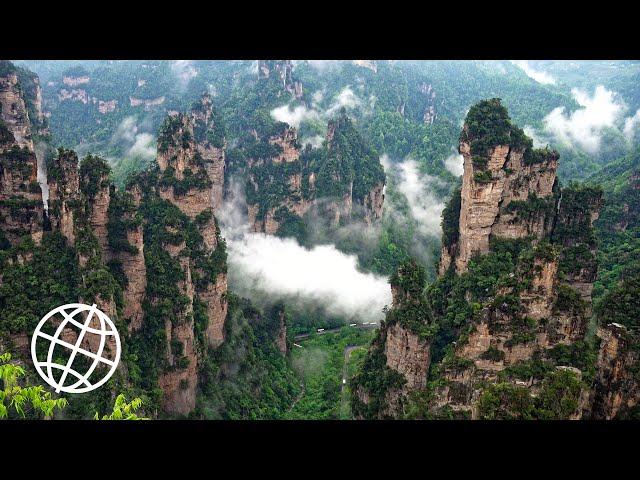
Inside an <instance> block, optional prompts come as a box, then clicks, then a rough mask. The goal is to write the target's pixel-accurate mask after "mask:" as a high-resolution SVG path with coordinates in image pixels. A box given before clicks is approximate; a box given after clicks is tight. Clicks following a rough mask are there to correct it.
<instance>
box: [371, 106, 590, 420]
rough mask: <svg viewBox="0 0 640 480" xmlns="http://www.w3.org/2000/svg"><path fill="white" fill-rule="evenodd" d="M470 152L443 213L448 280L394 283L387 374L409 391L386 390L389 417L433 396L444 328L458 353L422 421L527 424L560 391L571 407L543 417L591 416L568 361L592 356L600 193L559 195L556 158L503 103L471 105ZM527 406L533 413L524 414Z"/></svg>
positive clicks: (580, 190) (446, 362)
mask: <svg viewBox="0 0 640 480" xmlns="http://www.w3.org/2000/svg"><path fill="white" fill-rule="evenodd" d="M460 153H461V154H462V155H463V157H464V162H465V163H464V175H463V183H462V188H461V190H460V191H459V192H458V191H457V192H456V193H455V194H454V195H453V197H452V200H451V202H450V203H449V205H448V206H447V207H446V208H445V210H444V212H443V255H442V259H441V263H440V269H439V270H440V275H441V277H442V278H441V279H440V280H439V281H438V282H436V284H435V285H434V286H433V287H432V288H431V289H430V290H429V293H428V295H424V296H423V294H422V290H421V289H417V288H413V291H411V288H410V285H411V282H408V279H413V283H414V284H415V285H424V282H423V281H417V279H418V278H419V276H418V275H417V274H415V273H414V274H412V273H411V270H407V271H406V272H404V273H403V272H402V271H399V272H398V274H397V275H396V276H394V277H392V279H391V284H392V293H393V298H394V306H393V308H392V309H390V310H389V312H388V313H387V317H386V319H385V322H384V324H383V326H382V328H381V331H382V332H383V334H384V335H381V338H383V339H384V342H383V343H382V345H383V347H384V349H383V350H384V353H385V358H386V363H385V365H386V367H387V368H389V369H391V370H393V371H395V372H397V373H399V374H401V375H402V377H403V378H404V380H405V383H404V385H403V386H402V387H396V388H395V390H394V389H388V390H387V393H386V401H387V404H388V407H385V408H386V410H384V411H385V412H386V413H385V414H391V415H392V416H394V417H397V416H400V415H402V414H404V413H406V408H405V406H406V404H407V401H406V399H407V397H408V395H407V394H408V393H410V392H411V391H412V390H413V391H419V392H420V391H424V389H425V386H426V385H427V383H426V382H427V369H428V367H429V364H430V363H431V358H430V356H431V354H432V351H433V345H434V344H432V338H433V330H432V329H431V326H432V325H440V326H441V328H442V329H443V334H444V336H441V337H440V338H439V339H438V340H439V342H442V341H444V339H445V338H447V336H448V337H449V338H450V339H451V340H447V342H449V344H450V346H449V347H448V349H449V350H448V351H446V352H445V351H443V350H442V346H439V348H440V349H441V350H440V355H442V360H441V361H440V362H439V363H438V364H437V365H435V367H434V368H433V369H432V371H433V372H434V377H433V378H430V379H429V380H430V381H431V380H433V385H434V389H433V390H432V391H429V395H430V396H431V400H430V402H429V407H428V409H427V411H423V412H422V413H421V415H423V416H425V417H428V418H434V417H435V418H452V417H453V418H496V417H500V418H527V417H526V416H527V415H534V414H533V413H531V412H532V411H533V410H534V409H535V408H537V405H538V404H539V402H540V401H539V400H536V398H537V396H539V395H542V393H541V392H543V391H544V392H545V395H557V392H556V393H549V389H552V388H557V385H556V384H555V383H554V382H557V383H562V388H564V389H567V390H566V391H570V394H569V393H567V395H570V401H569V400H566V402H567V403H566V404H564V405H565V406H566V405H569V406H570V407H566V408H565V407H563V408H556V407H549V406H544V407H540V408H541V410H540V412H538V413H535V415H540V416H541V417H542V418H549V416H551V418H571V419H576V418H581V416H582V412H583V410H584V408H585V407H586V405H587V404H588V398H589V395H588V390H587V389H585V388H583V387H584V385H583V384H581V383H580V379H581V378H582V375H583V372H582V371H581V370H579V369H578V368H576V366H575V365H574V364H568V365H567V364H563V363H562V362H563V361H565V362H566V361H567V360H566V359H567V355H566V353H564V352H568V351H569V352H571V351H577V349H579V348H584V347H583V346H581V345H584V342H583V341H584V339H585V335H586V331H587V324H588V319H589V317H590V304H591V285H592V282H593V281H594V279H595V257H594V248H595V245H594V243H593V242H594V235H593V228H592V224H593V221H594V220H595V219H596V218H597V212H598V209H599V207H600V203H601V200H600V197H601V192H600V191H599V190H598V189H597V188H594V187H590V186H583V187H579V186H571V187H569V188H566V189H563V190H562V191H561V190H560V188H559V186H558V181H557V178H556V169H557V161H558V155H557V153H556V152H552V151H549V150H546V149H545V150H535V149H533V147H532V142H531V140H529V139H528V138H526V137H525V136H524V134H523V132H522V131H521V130H520V129H518V128H517V127H515V126H513V125H512V124H511V123H510V120H509V118H508V115H507V112H506V109H504V107H502V106H501V105H500V102H499V100H497V99H494V100H490V101H486V102H480V103H479V104H478V105H476V106H474V107H472V108H471V110H470V112H469V115H468V116H467V121H466V123H465V126H464V128H463V132H462V135H461V140H460ZM472 259H473V264H472V267H473V268H470V265H471V261H472ZM501 269H503V271H502V272H500V271H499V270H501ZM425 297H426V298H425ZM443 334H440V335H443ZM453 339H455V340H453ZM436 345H438V342H436ZM374 348H375V347H372V350H373V349H374ZM576 355H577V354H576ZM569 361H571V362H575V360H569ZM578 364H579V365H580V366H581V367H582V368H584V366H583V364H581V363H579V362H578ZM365 365H367V362H366V361H365ZM377 368H378V369H379V367H377ZM374 371H375V372H376V373H375V374H376V375H378V376H379V375H384V369H383V371H382V372H380V371H379V370H374ZM373 374H374V373H373V372H372V373H371V375H373ZM550 385H553V387H552V386H550ZM493 389H497V390H493ZM394 392H395V393H394ZM398 392H402V394H404V395H402V394H398ZM518 399H520V400H521V401H522V402H524V403H529V404H530V409H531V410H529V411H526V412H525V411H519V410H518V408H521V407H519V406H518V404H517V402H518ZM523 399H524V400H523ZM393 405H396V407H393ZM569 408H570V409H571V411H569ZM551 410H553V412H551ZM496 412H498V413H496ZM553 415H555V417H553Z"/></svg>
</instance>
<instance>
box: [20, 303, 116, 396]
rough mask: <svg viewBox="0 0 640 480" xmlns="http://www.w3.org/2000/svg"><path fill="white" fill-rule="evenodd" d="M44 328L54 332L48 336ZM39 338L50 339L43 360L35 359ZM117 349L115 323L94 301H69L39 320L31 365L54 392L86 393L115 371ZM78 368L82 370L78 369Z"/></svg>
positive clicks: (101, 383) (33, 341) (42, 339)
mask: <svg viewBox="0 0 640 480" xmlns="http://www.w3.org/2000/svg"><path fill="white" fill-rule="evenodd" d="M91 325H93V326H94V327H98V326H99V328H94V327H92V326H91ZM43 328H44V329H48V330H49V331H54V330H53V329H55V331H54V333H53V335H50V334H48V333H45V332H44V331H42V330H43ZM39 341H40V342H45V341H48V342H49V348H48V351H47V357H46V360H45V359H42V358H38V348H37V345H38V342H39ZM114 344H115V348H113V347H114ZM40 350H42V348H40ZM114 350H115V351H114ZM120 351H121V349H120V336H119V335H118V331H117V330H116V327H115V325H114V324H113V322H112V321H111V320H110V319H109V317H107V315H105V313H104V312H103V311H101V310H100V309H98V308H97V307H96V305H95V304H93V305H85V304H83V303H69V304H67V305H62V306H61V307H58V308H54V309H53V310H51V311H50V312H49V313H47V314H46V315H45V316H44V317H43V318H42V320H40V323H38V326H37V327H36V329H35V332H33V337H31V358H32V359H33V364H34V365H35V367H36V370H37V371H38V373H39V374H40V376H41V377H42V379H43V380H44V381H45V382H47V383H48V384H49V385H51V386H52V387H53V388H55V390H56V392H61V391H62V392H66V393H86V392H90V391H91V390H95V389H96V388H98V387H100V386H101V385H103V384H104V383H105V382H106V381H107V380H109V378H111V376H112V375H113V373H114V372H115V371H116V367H117V366H118V362H119V361H120ZM41 355H42V354H41ZM43 360H44V361H43ZM60 362H62V363H60ZM74 363H75V365H74ZM105 366H106V369H105V368H104V367H105ZM80 368H82V369H83V372H82V373H80V372H78V371H77V370H78V369H80ZM105 371H106V373H105ZM94 377H98V378H94Z"/></svg>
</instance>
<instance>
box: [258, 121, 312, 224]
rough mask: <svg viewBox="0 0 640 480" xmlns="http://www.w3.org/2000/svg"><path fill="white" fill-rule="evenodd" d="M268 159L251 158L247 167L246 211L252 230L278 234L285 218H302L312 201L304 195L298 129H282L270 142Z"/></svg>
mask: <svg viewBox="0 0 640 480" xmlns="http://www.w3.org/2000/svg"><path fill="white" fill-rule="evenodd" d="M268 145H269V146H270V150H269V155H268V156H266V158H252V159H250V160H249V164H248V182H247V192H248V195H247V209H248V212H247V213H248V219H249V224H250V225H251V229H252V231H254V232H264V233H267V234H270V235H273V234H275V233H277V231H278V228H279V226H280V224H281V223H282V221H283V217H282V214H283V213H284V212H287V214H290V215H295V216H296V217H302V216H303V215H304V214H305V213H306V212H307V211H308V210H309V208H310V206H311V201H310V200H309V199H307V198H305V197H304V195H303V193H302V175H303V162H302V159H301V158H300V145H299V143H298V136H297V132H296V129H295V128H292V127H286V128H283V129H282V131H281V132H280V133H277V134H275V135H271V136H270V137H269V138H268Z"/></svg>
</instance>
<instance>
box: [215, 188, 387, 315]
mask: <svg viewBox="0 0 640 480" xmlns="http://www.w3.org/2000/svg"><path fill="white" fill-rule="evenodd" d="M231 185H232V186H231V191H232V193H231V195H230V196H229V197H228V199H227V201H226V202H225V204H224V205H223V206H222V207H221V208H220V209H219V210H218V211H217V212H216V216H217V217H218V218H219V220H220V225H221V229H222V234H223V235H224V237H225V238H226V239H227V246H228V252H229V282H230V285H231V287H232V289H233V290H234V291H236V292H238V293H239V294H240V295H243V296H247V297H249V298H254V299H255V298H258V299H260V298H268V299H269V300H274V299H286V300H287V301H292V302H295V303H298V304H300V305H305V304H314V305H320V306H322V307H323V308H324V309H325V310H326V311H327V312H328V313H330V314H334V315H343V316H346V317H349V318H359V319H361V320H366V321H379V320H380V319H382V318H383V313H382V309H383V307H384V306H385V305H387V304H390V303H391V290H390V287H389V284H388V283H387V280H386V278H384V277H381V276H378V275H374V274H372V273H363V272H361V271H359V270H358V267H357V258H356V257H355V256H354V255H347V254H344V253H342V252H340V251H339V250H338V249H336V247H335V246H333V245H319V246H316V247H313V248H311V249H308V248H305V247H303V246H301V245H299V244H298V243H297V241H296V240H294V239H292V238H284V239H283V238H278V237H274V236H270V235H265V234H263V233H253V232H249V228H248V225H247V220H246V217H245V215H244V213H243V212H244V208H243V207H244V206H245V200H244V197H243V195H242V190H241V188H240V187H239V184H238V183H236V182H232V184H231Z"/></svg>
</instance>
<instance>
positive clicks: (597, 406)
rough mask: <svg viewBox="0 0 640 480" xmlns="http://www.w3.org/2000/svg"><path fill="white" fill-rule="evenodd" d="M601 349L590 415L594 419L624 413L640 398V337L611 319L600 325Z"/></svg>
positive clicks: (621, 415) (634, 405)
mask: <svg viewBox="0 0 640 480" xmlns="http://www.w3.org/2000/svg"><path fill="white" fill-rule="evenodd" d="M598 337H599V338H600V342H601V343H600V352H599V354H598V361H597V375H596V380H595V383H594V389H593V394H592V395H593V400H592V405H591V411H590V415H591V418H593V419H595V420H611V419H614V418H616V417H619V416H620V417H624V416H625V415H626V414H628V411H629V410H630V409H633V408H634V407H636V405H638V402H640V381H639V379H638V374H637V368H638V364H639V362H640V354H639V353H638V350H637V348H633V346H634V345H638V341H639V339H638V338H637V334H634V333H632V332H630V331H629V329H627V327H625V326H624V325H620V324H619V323H610V324H608V325H605V326H601V327H600V328H599V329H598Z"/></svg>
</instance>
